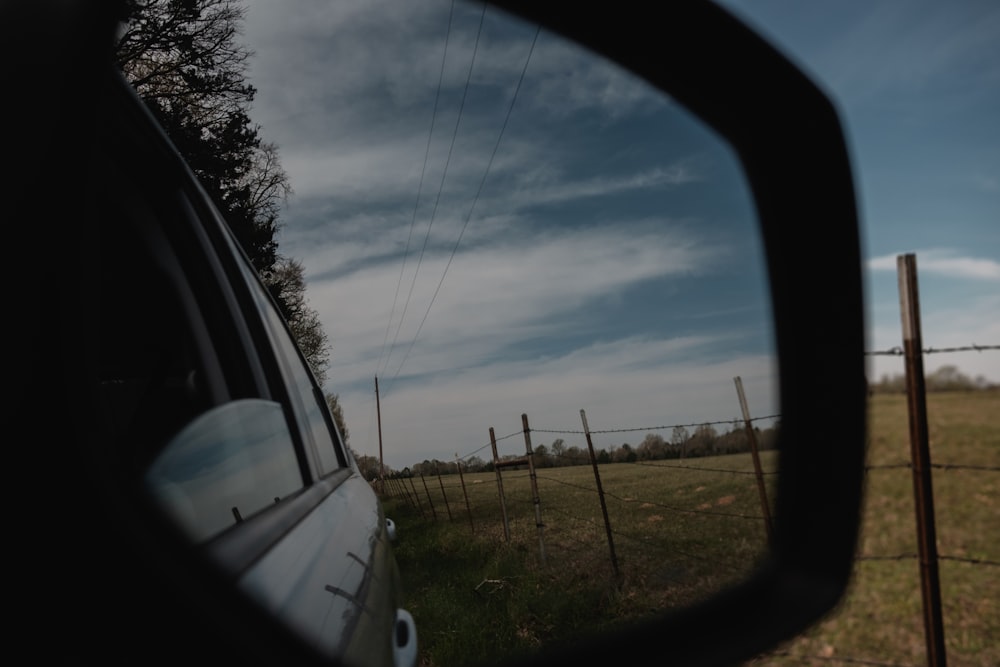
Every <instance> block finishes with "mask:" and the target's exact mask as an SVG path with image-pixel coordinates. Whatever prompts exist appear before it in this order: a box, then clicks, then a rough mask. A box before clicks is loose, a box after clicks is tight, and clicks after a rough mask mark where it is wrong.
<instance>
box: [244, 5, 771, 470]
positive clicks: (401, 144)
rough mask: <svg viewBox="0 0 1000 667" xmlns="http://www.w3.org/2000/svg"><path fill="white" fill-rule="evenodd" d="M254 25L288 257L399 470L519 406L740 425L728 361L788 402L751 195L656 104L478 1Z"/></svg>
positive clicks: (339, 384)
mask: <svg viewBox="0 0 1000 667" xmlns="http://www.w3.org/2000/svg"><path fill="white" fill-rule="evenodd" d="M245 41H246V43H247V44H248V46H249V47H250V48H251V49H253V50H254V51H255V53H256V55H255V57H254V58H253V59H252V61H251V63H250V78H251V81H252V83H253V85H255V86H256V87H257V88H258V91H259V92H258V95H257V99H256V103H255V107H254V109H253V112H252V117H253V118H254V120H255V121H256V122H259V123H260V124H261V128H262V129H261V133H262V135H263V137H264V138H265V140H267V141H273V142H275V143H276V144H277V145H278V147H279V150H280V152H281V159H282V163H283V165H284V167H285V168H286V170H287V171H288V174H289V176H290V179H291V185H292V187H293V189H294V190H295V194H293V195H292V196H291V197H290V198H289V200H288V202H287V205H286V207H285V208H284V210H283V213H282V216H283V223H284V227H283V230H282V235H281V238H280V250H281V252H282V253H283V254H286V255H289V256H292V257H296V258H299V259H301V260H302V261H303V263H304V266H305V268H306V273H307V275H306V277H307V281H308V297H309V301H310V304H311V305H312V306H313V307H314V308H316V309H317V310H318V311H319V313H320V316H321V319H322V321H323V324H324V326H325V328H326V331H327V333H328V335H329V337H330V341H331V344H332V367H331V369H330V373H329V380H328V382H327V387H326V389H327V390H328V391H330V392H333V393H337V394H339V395H340V400H341V404H342V406H343V408H344V412H345V417H346V421H347V424H348V428H349V429H350V433H351V444H352V446H353V447H354V448H355V450H356V451H358V452H359V453H361V454H369V455H377V454H378V451H379V444H378V430H377V427H376V422H375V417H376V406H375V394H374V378H375V376H376V375H378V376H379V383H380V389H381V391H382V399H383V400H382V405H381V408H382V434H383V441H384V452H385V456H386V463H387V464H388V465H390V466H392V467H394V468H402V467H404V466H407V465H410V464H413V463H416V462H419V461H422V460H424V459H433V458H437V459H441V460H453V459H454V456H455V455H456V453H457V454H459V455H460V456H466V455H469V454H471V453H474V452H476V451H478V450H480V448H482V447H483V446H484V445H487V443H488V442H489V439H488V430H489V428H490V427H491V426H492V427H495V428H496V431H497V433H498V434H504V433H508V432H511V431H516V430H519V429H520V426H521V423H520V415H521V413H522V412H527V413H529V416H530V417H531V419H532V425H533V426H535V427H539V428H565V429H579V428H580V424H579V410H580V409H581V408H582V409H586V410H587V414H588V416H589V418H590V421H591V427H592V428H594V429H613V428H630V427H631V428H634V427H642V426H644V425H664V424H690V423H699V422H706V421H712V422H714V421H719V420H731V419H733V418H735V417H738V416H739V415H740V407H739V403H738V399H737V395H736V391H735V388H734V385H733V378H734V377H735V376H737V375H738V376H741V377H742V379H743V383H744V386H745V388H746V391H747V395H748V402H749V405H750V409H751V412H752V413H753V414H755V415H758V416H760V415H768V414H774V413H776V412H777V407H776V405H775V392H776V387H775V386H774V383H775V381H776V380H775V368H774V363H773V362H774V359H773V355H772V344H771V327H770V321H769V317H770V314H769V306H768V301H767V297H766V289H767V288H766V282H765V277H764V268H763V262H762V257H761V248H760V246H759V239H758V238H757V233H756V229H755V224H756V218H755V214H754V212H753V206H752V201H751V198H750V195H749V192H748V190H747V187H746V184H745V181H744V179H743V177H742V173H741V170H740V168H739V166H738V165H737V164H736V162H735V159H734V158H733V156H732V154H731V152H730V151H729V149H728V147H727V146H726V145H724V144H723V143H721V142H720V141H719V140H718V139H716V138H715V136H714V135H713V134H711V133H710V132H708V131H707V130H706V129H704V128H703V127H702V126H701V125H700V123H699V122H697V121H696V120H693V119H692V118H690V117H689V116H688V115H687V114H686V113H685V112H684V111H683V110H681V109H679V108H678V107H677V106H676V105H675V104H674V103H672V102H671V101H670V100H669V99H667V98H665V97H663V96H662V95H660V94H658V93H657V92H655V91H653V90H651V89H649V88H648V87H647V86H645V84H643V83H642V82H640V81H637V80H636V79H634V78H633V77H631V76H630V75H628V74H625V73H623V72H621V71H619V70H617V69H616V68H615V67H613V66H611V65H609V64H607V63H605V62H603V61H601V60H599V59H597V58H595V57H594V56H592V55H590V54H588V53H585V52H582V51H581V50H579V49H577V48H575V47H571V46H569V45H567V44H566V43H565V42H563V41H562V40H561V39H559V38H557V37H555V36H553V35H552V34H550V33H547V32H545V31H540V32H539V31H538V30H537V28H536V27H535V26H531V25H526V24H523V23H520V22H516V21H512V20H511V19H509V18H508V17H506V16H505V15H503V14H501V13H500V12H499V11H498V10H496V9H494V8H488V9H487V10H486V12H485V14H484V13H483V10H482V5H475V4H470V3H461V2H459V3H455V4H454V6H453V5H452V4H451V3H449V2H439V3H438V2H423V3H401V2H387V1H384V0H380V1H376V2H367V1H366V2H338V3H328V2H310V1H301V2H294V3H288V4H285V3H283V4H282V5H281V6H277V5H275V4H274V3H267V2H262V1H261V2H251V3H250V4H249V9H248V12H247V17H246V30H245ZM664 435H665V436H669V433H665V434H664ZM638 439H641V434H640V436H639V438H638ZM542 442H544V440H543V441H542ZM570 444H583V442H582V441H581V442H580V443H570ZM595 444H597V446H598V447H609V448H610V447H614V446H617V445H620V444H621V440H620V439H619V440H618V441H612V440H609V441H606V442H598V443H595ZM485 454H488V447H487V448H486V451H485ZM479 455H481V456H482V455H484V452H483V451H479Z"/></svg>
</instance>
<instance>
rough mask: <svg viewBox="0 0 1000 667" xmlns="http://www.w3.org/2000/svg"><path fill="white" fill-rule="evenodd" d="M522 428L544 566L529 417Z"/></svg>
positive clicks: (522, 424) (543, 525)
mask: <svg viewBox="0 0 1000 667" xmlns="http://www.w3.org/2000/svg"><path fill="white" fill-rule="evenodd" d="M521 426H522V427H523V429H524V451H525V456H526V457H527V459H528V474H529V476H530V477H531V502H532V503H533V504H534V505H535V528H536V529H537V530H538V554H539V556H540V558H541V561H542V565H544V564H545V538H544V534H543V533H544V529H545V524H543V523H542V509H541V504H542V502H541V500H540V499H539V497H538V478H537V477H536V476H535V462H534V458H535V457H534V453H533V452H532V451H531V429H530V428H529V427H528V415H527V414H523V413H522V414H521Z"/></svg>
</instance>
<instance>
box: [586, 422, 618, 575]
mask: <svg viewBox="0 0 1000 667" xmlns="http://www.w3.org/2000/svg"><path fill="white" fill-rule="evenodd" d="M580 419H581V420H583V432H584V434H586V436H587V449H589V450H590V464H591V465H592V466H593V467H594V480H595V481H596V482H597V495H598V496H599V497H600V499H601V513H602V514H603V515H604V530H605V531H606V532H607V534H608V548H609V549H610V550H611V569H612V570H614V573H615V579H620V578H621V574H620V573H619V572H618V556H617V555H615V540H614V538H613V537H612V535H611V520H610V519H608V504H607V502H606V501H605V499H604V487H602V486H601V473H600V472H599V471H598V470H597V455H596V454H594V441H593V440H592V439H591V437H590V426H588V425H587V413H586V412H584V411H583V410H580Z"/></svg>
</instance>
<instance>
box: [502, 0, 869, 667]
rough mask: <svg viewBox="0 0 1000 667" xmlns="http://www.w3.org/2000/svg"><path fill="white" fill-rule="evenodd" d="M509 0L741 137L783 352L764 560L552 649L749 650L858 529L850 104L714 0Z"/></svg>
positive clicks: (800, 602) (834, 565)
mask: <svg viewBox="0 0 1000 667" xmlns="http://www.w3.org/2000/svg"><path fill="white" fill-rule="evenodd" d="M496 4H497V5H499V6H501V7H503V8H505V9H506V10H508V11H510V12H512V13H513V14H515V15H519V16H521V17H523V18H525V19H527V20H528V21H531V22H534V23H538V24H541V25H542V26H543V27H545V28H546V29H549V30H552V31H553V32H556V33H560V34H562V35H563V36H565V37H568V38H570V39H572V40H574V41H576V42H578V43H580V44H582V45H583V46H585V47H587V48H589V49H591V50H593V51H595V52H597V53H598V54H600V55H602V56H604V57H606V58H608V59H610V60H612V61H614V62H616V63H618V64H619V65H621V66H623V67H624V68H626V69H628V70H630V71H632V72H633V73H634V74H636V75H637V76H639V77H641V78H643V79H645V80H646V81H647V82H649V83H650V84H652V85H653V86H655V87H656V88H658V89H660V90H662V91H663V92H665V93H667V94H668V95H670V96H671V97H672V98H673V99H675V100H676V101H678V102H679V103H681V104H682V105H683V106H685V107H686V108H687V109H688V110H689V111H691V112H692V113H693V114H695V115H696V116H698V117H700V118H701V120H703V121H704V122H705V123H706V124H707V125H708V126H709V127H711V128H712V129H714V130H715V131H716V132H718V134H719V135H720V136H721V137H722V138H723V139H725V140H726V141H728V142H729V144H730V145H731V147H732V149H733V151H734V152H735V153H736V154H737V156H738V158H739V160H740V162H741V164H742V166H743V168H744V171H745V175H746V178H747V180H748V182H749V184H750V187H751V190H752V193H753V198H754V202H755V204H756V208H757V213H758V216H759V220H760V232H761V235H762V237H763V241H764V247H765V253H766V257H767V262H768V275H769V278H770V286H771V299H772V307H773V314H774V319H775V329H774V330H775V340H776V347H777V351H778V355H779V379H780V394H779V396H780V412H781V415H782V422H781V431H780V436H779V442H778V449H779V450H780V452H781V453H780V478H779V482H778V495H777V502H776V507H775V527H774V534H773V538H772V544H771V549H770V552H769V554H768V557H767V559H766V561H765V563H764V565H763V566H762V567H761V568H760V569H759V570H758V572H757V573H756V575H755V576H753V577H752V578H751V579H750V580H748V581H747V582H745V583H743V584H741V585H739V586H738V587H736V588H733V589H730V590H728V591H725V592H723V593H721V594H720V595H718V596H717V597H715V598H713V599H710V600H707V601H706V602H704V603H702V604H700V605H698V606H695V607H693V608H689V609H686V610H683V611H681V612H677V613H671V614H667V615H666V616H663V617H661V618H659V619H655V620H652V621H649V622H647V623H644V624H641V625H639V626H636V627H632V628H630V629H628V630H626V631H624V632H622V633H621V634H620V635H619V636H617V637H600V638H597V639H594V640H593V641H590V642H584V643H580V644H577V645H575V646H573V647H571V648H564V649H562V650H561V651H559V652H557V653H542V654H541V655H540V656H539V658H538V661H537V664H551V661H552V660H558V662H560V663H564V662H565V663H568V662H570V661H587V662H590V661H596V662H609V663H610V662H614V663H622V664H660V663H662V662H663V661H668V662H669V663H670V664H674V665H688V664H690V665H695V664H697V665H712V664H730V663H734V662H737V661H740V660H745V659H748V658H750V657H752V656H753V655H755V654H757V653H759V652H761V651H764V650H766V649H767V648H769V647H772V646H774V645H775V644H776V643H778V642H780V641H782V640H784V639H787V638H790V637H792V636H793V635H795V634H797V633H798V632H800V631H802V630H803V629H804V628H806V627H807V626H808V625H810V624H812V623H813V622H814V621H816V620H817V619H818V618H820V617H821V616H822V615H824V614H825V613H827V612H829V611H830V610H831V609H832V608H833V607H834V606H835V605H836V604H837V602H838V601H839V599H840V597H841V596H842V595H843V593H844V591H845V588H846V586H847V583H848V579H849V576H850V571H851V562H852V558H853V556H854V549H855V545H856V540H857V532H858V525H859V516H860V502H861V493H862V476H863V464H864V448H865V444H864V443H865V374H864V324H863V301H862V299H863V297H862V280H861V255H860V242H859V235H858V219H857V211H856V205H855V195H854V186H853V180H852V174H851V168H850V164H849V159H848V154H847V149H846V146H845V142H844V137H843V133H842V130H841V126H840V122H839V120H838V116H837V112H836V110H835V109H834V107H833V105H832V104H831V102H830V100H829V99H827V97H826V96H825V95H824V94H823V93H822V92H821V91H820V90H819V89H818V88H817V87H816V86H815V85H814V84H813V83H812V82H811V81H810V80H809V79H808V78H807V77H806V76H805V75H804V74H803V73H802V72H801V71H799V70H798V69H797V68H796V67H795V66H794V65H793V64H792V63H790V62H789V61H788V60H787V59H786V58H785V57H783V56H782V55H781V54H780V53H778V52H777V51H776V50H775V49H774V48H773V47H771V46H770V45H769V44H768V43H767V42H765V41H764V40H763V39H762V38H760V37H759V36H757V35H756V34H754V33H753V32H752V31H751V30H749V29H748V28H747V27H745V26H744V25H743V24H741V23H740V22H739V21H738V20H736V19H735V18H733V17H732V16H731V15H729V14H728V13H727V12H725V11H724V10H722V9H720V8H719V7H717V6H715V5H713V4H712V3H710V2H676V3H666V4H655V5H648V4H645V3H641V2H626V3H624V4H622V3H617V4H615V5H614V8H613V9H611V8H609V7H606V6H601V5H587V6H584V5H579V4H576V5H574V6H573V7H572V9H567V8H565V7H564V6H562V5H561V4H558V3H535V2H529V1H526V0H500V1H499V2H497V3H496ZM664 637H669V638H670V639H669V648H668V647H665V646H664V644H663V638H664Z"/></svg>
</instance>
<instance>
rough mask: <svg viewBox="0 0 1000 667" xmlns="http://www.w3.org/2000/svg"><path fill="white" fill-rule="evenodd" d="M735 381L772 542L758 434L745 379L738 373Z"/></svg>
mask: <svg viewBox="0 0 1000 667" xmlns="http://www.w3.org/2000/svg"><path fill="white" fill-rule="evenodd" d="M733 381H734V382H735V383H736V393H737V394H739V397H740V409H741V410H742V411H743V424H744V426H745V427H746V430H747V438H749V439H750V453H751V454H752V455H753V469H754V472H755V473H756V477H757V492H758V493H759V494H760V509H761V511H762V512H763V513H764V528H765V530H766V531H767V541H768V542H770V541H771V534H772V532H773V530H774V529H773V526H772V525H771V507H770V505H768V504H767V489H766V487H765V486H764V471H763V470H761V467H760V454H759V453H758V452H757V434H756V433H754V432H753V422H752V421H750V408H748V407H747V397H746V394H744V393H743V380H742V379H740V377H739V376H738V375H737V376H736V377H734V378H733Z"/></svg>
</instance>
